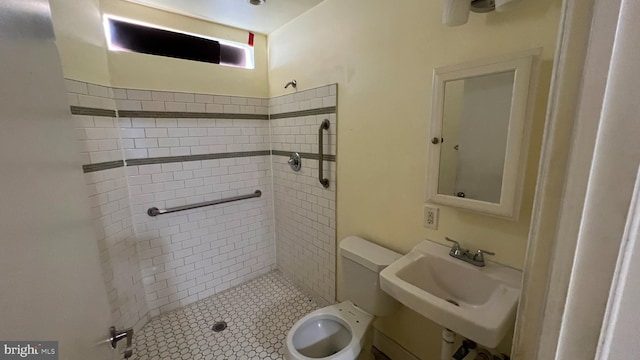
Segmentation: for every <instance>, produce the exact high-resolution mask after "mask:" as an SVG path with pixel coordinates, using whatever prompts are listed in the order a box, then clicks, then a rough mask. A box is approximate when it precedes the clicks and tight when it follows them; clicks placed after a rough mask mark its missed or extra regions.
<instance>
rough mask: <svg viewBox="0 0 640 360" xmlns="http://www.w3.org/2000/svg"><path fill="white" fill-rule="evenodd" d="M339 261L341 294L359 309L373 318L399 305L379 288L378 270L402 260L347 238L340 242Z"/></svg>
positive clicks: (390, 311)
mask: <svg viewBox="0 0 640 360" xmlns="http://www.w3.org/2000/svg"><path fill="white" fill-rule="evenodd" d="M340 256H341V259H342V290H343V291H342V292H343V294H344V298H345V299H348V300H351V301H352V302H353V303H354V304H356V305H357V306H358V307H360V308H361V309H363V310H365V311H367V312H368V313H370V314H372V315H376V316H384V315H389V314H391V313H393V312H394V311H396V310H397V309H398V306H399V305H400V304H399V303H398V302H397V301H396V300H395V299H394V298H392V297H391V296H389V295H388V294H387V293H385V292H384V291H382V289H380V278H379V274H380V271H382V269H384V268H385V267H387V266H389V265H390V264H391V263H392V262H394V261H395V260H397V259H399V258H400V257H402V255H401V254H398V253H397V252H394V251H391V250H389V249H386V248H383V247H382V246H380V245H376V244H374V243H372V242H369V241H367V240H365V239H362V238H360V237H357V236H349V237H347V238H345V239H344V240H342V242H341V243H340Z"/></svg>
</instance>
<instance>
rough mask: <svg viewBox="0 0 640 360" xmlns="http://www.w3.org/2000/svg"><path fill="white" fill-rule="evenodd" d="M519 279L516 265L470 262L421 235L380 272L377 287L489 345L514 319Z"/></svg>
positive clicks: (424, 314)
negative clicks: (421, 238)
mask: <svg viewBox="0 0 640 360" xmlns="http://www.w3.org/2000/svg"><path fill="white" fill-rule="evenodd" d="M521 280H522V273H521V272H520V271H518V270H516V269H513V268H510V267H506V266H503V265H499V264H496V263H493V262H487V263H486V266H484V267H478V266H474V265H471V264H468V263H466V262H464V261H462V260H459V259H455V258H453V257H451V256H449V248H448V247H447V246H444V245H440V244H437V243H434V242H431V241H422V242H421V243H420V244H418V245H416V246H415V247H414V248H413V249H412V250H411V251H410V252H409V253H408V254H407V255H405V256H403V257H401V258H400V259H398V260H396V261H395V262H394V263H392V264H391V265H389V266H388V267H387V268H386V269H384V270H383V271H382V272H381V273H380V285H381V287H382V290H384V291H385V292H387V293H388V294H389V295H391V296H393V297H394V298H395V299H396V300H398V301H399V302H401V303H402V304H404V305H405V306H407V307H408V308H410V309H412V310H414V311H415V312H417V313H419V314H421V315H422V316H424V317H426V318H429V319H431V320H432V321H434V322H436V323H438V324H440V325H442V326H444V327H446V328H448V329H450V330H453V331H454V332H456V333H458V334H460V335H462V336H464V337H466V338H468V339H471V340H473V341H475V342H477V343H479V344H481V345H484V346H486V347H489V348H495V347H496V346H497V345H498V344H499V343H500V341H501V340H502V338H503V337H504V335H505V333H506V332H507V330H508V329H509V327H510V325H512V324H513V321H514V319H515V314H516V307H517V304H518V299H519V297H520V288H521ZM454 303H455V304H454ZM456 304H457V305H456Z"/></svg>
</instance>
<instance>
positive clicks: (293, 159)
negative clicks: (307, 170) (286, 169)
mask: <svg viewBox="0 0 640 360" xmlns="http://www.w3.org/2000/svg"><path fill="white" fill-rule="evenodd" d="M287 162H288V163H289V166H291V170H293V171H300V168H301V167H302V158H300V154H298V153H292V154H291V156H289V160H288V161H287Z"/></svg>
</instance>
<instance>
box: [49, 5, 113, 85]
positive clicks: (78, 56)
mask: <svg viewBox="0 0 640 360" xmlns="http://www.w3.org/2000/svg"><path fill="white" fill-rule="evenodd" d="M49 3H50V4H51V14H52V20H53V28H54V31H55V35H56V45H57V46H58V52H59V53H60V60H61V62H62V70H63V72H64V76H65V77H66V78H69V79H75V80H82V81H87V82H91V83H94V84H100V85H110V79H109V66H108V62H107V52H106V50H105V48H106V42H105V37H104V30H103V27H102V18H101V15H100V4H99V0H84V1H67V0H49Z"/></svg>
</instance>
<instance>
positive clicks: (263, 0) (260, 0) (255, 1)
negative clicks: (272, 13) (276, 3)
mask: <svg viewBox="0 0 640 360" xmlns="http://www.w3.org/2000/svg"><path fill="white" fill-rule="evenodd" d="M266 2H267V0H249V4H251V5H255V6H258V5H262V4H264V3H266Z"/></svg>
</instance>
